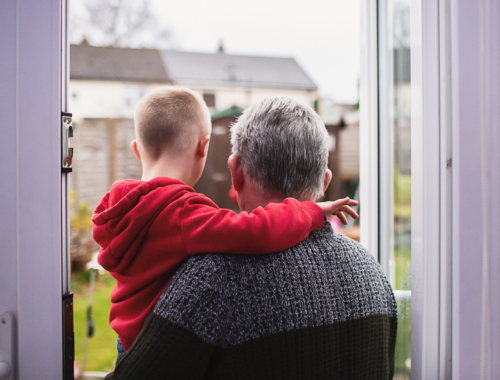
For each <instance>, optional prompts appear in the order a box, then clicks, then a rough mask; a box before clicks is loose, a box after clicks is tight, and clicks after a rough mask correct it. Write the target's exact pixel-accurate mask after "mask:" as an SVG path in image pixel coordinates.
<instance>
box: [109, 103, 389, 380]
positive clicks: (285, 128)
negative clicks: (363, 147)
mask: <svg viewBox="0 0 500 380" xmlns="http://www.w3.org/2000/svg"><path fill="white" fill-rule="evenodd" d="M231 132H232V144H233V155H232V156H231V157H230V158H229V162H228V164H229V168H230V169H231V174H232V178H233V186H234V188H235V190H236V192H237V199H238V203H239V205H240V208H241V209H242V211H247V212H251V211H252V210H254V209H255V208H257V207H265V206H266V205H267V204H268V203H270V202H281V201H282V200H283V199H284V198H286V197H294V198H296V199H298V200H301V201H303V200H316V199H318V198H319V197H321V196H322V194H323V192H324V191H325V189H326V187H327V186H328V184H329V182H330V179H331V176H330V175H329V171H328V169H327V159H328V145H327V137H328V136H327V133H326V129H325V126H324V125H323V123H322V121H321V119H320V118H319V116H318V115H317V114H316V113H315V112H314V111H313V110H312V108H311V107H309V106H307V105H306V104H303V103H301V102H298V101H296V100H294V99H291V98H286V97H274V98H269V99H265V100H263V101H262V102H260V103H257V104H254V105H253V106H251V107H250V108H248V109H247V110H246V111H245V112H244V114H243V115H242V116H241V117H240V118H239V120H238V122H237V123H236V124H235V125H234V126H233V127H232V131H231ZM396 313H397V311H396V301H395V299H394V295H393V292H392V290H391V287H390V285H389V283H388V281H387V279H386V277H385V276H384V274H383V273H382V271H381V269H380V266H379V265H378V263H377V262H376V261H375V260H374V259H373V258H372V257H371V256H370V254H369V253H368V252H367V251H366V250H365V249H364V248H363V247H362V246H361V245H360V244H358V243H356V242H354V241H352V240H350V239H348V238H346V237H344V236H343V235H340V234H337V233H334V232H333V230H332V228H331V225H330V224H329V223H325V226H324V227H323V228H322V229H320V230H317V231H315V232H313V233H311V234H310V236H309V237H308V238H307V239H306V240H304V241H303V242H301V243H299V244H298V245H296V246H295V247H292V248H290V249H288V250H286V251H283V252H278V253H275V254H271V255H265V256H256V255H255V256H254V255H252V256H242V255H234V256H233V255H217V254H210V255H200V256H197V257H194V258H192V259H190V260H189V261H188V262H186V263H185V264H184V265H183V266H182V267H181V268H180V269H179V270H178V272H177V273H176V275H175V276H174V278H173V279H172V281H171V282H170V284H169V285H168V286H167V288H166V289H165V291H164V292H163V294H162V296H161V298H160V299H159V301H158V303H157V305H156V308H155V311H154V313H153V314H152V315H151V316H150V317H149V319H148V321H147V322H146V325H145V327H144V329H143V330H142V332H141V334H140V335H139V337H138V338H137V340H136V341H135V343H134V345H133V346H132V348H131V349H130V351H128V352H126V353H125V354H123V355H121V357H120V358H119V360H118V362H117V366H116V370H115V372H114V374H110V375H108V376H109V378H110V379H111V378H112V379H142V378H145V379H146V378H147V379H232V380H237V379H392V377H393V373H394V349H395V343H396V324H397V315H396Z"/></svg>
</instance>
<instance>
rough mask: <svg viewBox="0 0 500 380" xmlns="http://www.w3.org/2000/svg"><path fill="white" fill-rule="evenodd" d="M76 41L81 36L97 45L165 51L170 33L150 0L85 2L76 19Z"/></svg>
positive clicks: (74, 33)
mask: <svg viewBox="0 0 500 380" xmlns="http://www.w3.org/2000/svg"><path fill="white" fill-rule="evenodd" d="M72 25H73V27H74V28H75V30H74V31H73V33H71V35H72V39H73V41H74V40H75V39H76V36H77V35H78V34H79V35H80V38H82V36H85V37H86V38H87V39H88V40H89V42H90V43H92V44H93V45H107V46H120V47H154V48H165V47H168V46H169V45H171V33H170V30H169V29H167V28H166V27H164V26H162V25H161V24H160V22H159V20H158V19H157V18H156V16H155V15H154V14H153V12H152V11H151V8H150V1H149V0H136V1H134V0H82V9H81V10H80V15H77V14H75V15H74V17H72Z"/></svg>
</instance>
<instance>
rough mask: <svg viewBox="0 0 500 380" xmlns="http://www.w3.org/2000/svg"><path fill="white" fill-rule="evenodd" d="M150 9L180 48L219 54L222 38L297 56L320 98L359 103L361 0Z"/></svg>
mask: <svg viewBox="0 0 500 380" xmlns="http://www.w3.org/2000/svg"><path fill="white" fill-rule="evenodd" d="M78 1H81V0H76V2H78ZM74 3H75V2H73V4H74ZM77 5H78V4H77ZM151 8H152V10H153V11H154V13H155V15H156V16H157V18H158V21H159V22H160V24H161V25H162V26H166V27H167V28H168V29H170V32H171V44H172V46H174V47H175V48H176V49H178V50H183V51H193V52H215V51H216V50H217V48H218V45H219V42H220V41H222V42H223V45H224V50H225V52H226V53H227V54H246V55H264V56H279V57H293V58H295V59H296V60H297V62H298V63H299V64H300V65H301V66H302V68H303V69H304V70H305V71H306V73H307V74H308V75H309V76H310V77H311V78H312V80H313V81H314V82H315V83H316V85H317V86H318V89H319V93H320V95H321V96H322V97H324V98H327V99H331V100H333V101H335V102H337V103H356V102H357V101H358V80H359V55H360V9H359V0H308V1H307V2H306V1H297V0H252V1H248V0H244V1H242V0H182V1H179V0H175V1H174V0H151ZM74 9H76V10H77V11H79V10H78V6H76V7H75V8H74Z"/></svg>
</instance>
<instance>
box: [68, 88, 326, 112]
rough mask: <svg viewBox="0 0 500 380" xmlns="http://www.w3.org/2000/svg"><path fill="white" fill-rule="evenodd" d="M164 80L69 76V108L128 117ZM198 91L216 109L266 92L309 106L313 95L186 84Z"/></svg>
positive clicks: (242, 104) (241, 103)
mask: <svg viewBox="0 0 500 380" xmlns="http://www.w3.org/2000/svg"><path fill="white" fill-rule="evenodd" d="M165 84H166V83H137V82H114V81H98V80H95V81H94V80H71V81H70V85H69V109H70V112H72V113H73V116H74V118H75V119H76V120H78V119H82V118H132V117H133V115H134V108H135V105H136V104H137V102H138V101H139V99H140V98H141V97H142V96H144V95H145V94H146V93H147V92H149V91H151V90H152V89H154V88H156V87H159V86H164V85H165ZM188 87H190V88H192V89H193V90H194V91H196V92H198V93H199V94H200V95H201V94H203V93H213V94H215V101H216V107H215V108H216V109H217V110H224V109H226V108H229V107H231V106H233V105H237V106H240V107H244V108H246V107H249V106H250V105H251V104H253V103H256V102H258V101H261V100H262V99H264V98H266V97H269V96H275V95H279V96H291V97H293V98H295V99H298V100H300V101H303V102H305V103H307V104H309V105H311V106H312V104H313V102H314V100H316V99H317V96H318V95H317V91H315V90H295V89H272V88H245V87H239V86H218V85H211V86H207V85H202V86H195V85H191V86H188Z"/></svg>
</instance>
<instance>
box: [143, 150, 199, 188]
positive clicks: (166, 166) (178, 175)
mask: <svg viewBox="0 0 500 380" xmlns="http://www.w3.org/2000/svg"><path fill="white" fill-rule="evenodd" d="M148 161H149V162H148ZM148 161H146V162H145V160H142V178H141V180H142V181H151V180H152V179H154V178H158V177H168V178H172V179H177V180H179V181H182V182H184V183H185V184H186V185H188V186H194V184H195V183H196V181H197V180H198V178H196V179H195V178H193V163H192V162H190V161H191V160H189V159H187V158H186V157H182V158H177V159H172V158H168V157H160V158H159V159H158V160H156V161H150V160H148Z"/></svg>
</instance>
